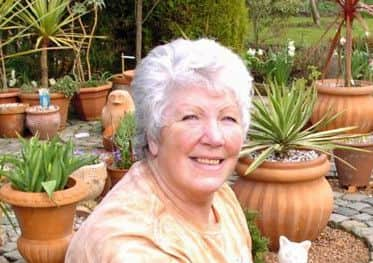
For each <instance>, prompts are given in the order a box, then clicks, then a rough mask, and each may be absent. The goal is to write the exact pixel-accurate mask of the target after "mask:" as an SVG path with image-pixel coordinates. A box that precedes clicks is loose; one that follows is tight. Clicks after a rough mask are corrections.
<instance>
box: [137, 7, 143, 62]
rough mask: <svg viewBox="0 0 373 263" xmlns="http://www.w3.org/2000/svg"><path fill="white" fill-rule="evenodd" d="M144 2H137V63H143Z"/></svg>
mask: <svg viewBox="0 0 373 263" xmlns="http://www.w3.org/2000/svg"><path fill="white" fill-rule="evenodd" d="M142 1H143V0H137V1H136V63H137V64H138V63H139V62H140V61H141V49H142Z"/></svg>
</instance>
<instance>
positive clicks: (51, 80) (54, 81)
mask: <svg viewBox="0 0 373 263" xmlns="http://www.w3.org/2000/svg"><path fill="white" fill-rule="evenodd" d="M55 84H56V80H55V79H54V78H51V79H49V85H51V86H53V85H55Z"/></svg>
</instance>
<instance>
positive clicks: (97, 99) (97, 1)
mask: <svg viewBox="0 0 373 263" xmlns="http://www.w3.org/2000/svg"><path fill="white" fill-rule="evenodd" d="M104 7H105V2H104V1H103V0H93V1H84V2H83V3H82V4H80V5H79V10H80V12H81V13H93V18H92V19H90V20H89V21H92V24H87V23H84V22H83V20H82V17H81V16H80V17H78V21H79V22H78V25H79V26H80V27H81V31H82V32H83V34H84V36H85V38H82V40H81V41H77V42H76V46H75V48H74V52H75V65H74V75H75V76H76V78H77V81H78V82H79V83H80V89H79V91H78V93H77V94H76V95H75V96H74V99H73V102H74V106H75V108H76V110H77V112H78V114H79V117H80V118H81V119H82V120H98V119H100V118H101V111H102V109H103V107H104V106H105V104H106V99H107V95H108V93H109V90H110V89H111V85H112V83H111V82H110V81H108V79H109V75H110V74H108V73H103V74H102V75H101V77H98V76H97V75H96V76H95V75H94V74H92V69H91V64H90V51H91V47H92V41H93V39H94V38H102V37H100V36H95V31H96V28H97V22H98V14H99V10H100V9H102V8H104ZM86 21H87V20H86ZM88 29H90V32H88V31H87V30H88ZM82 50H84V52H82ZM83 55H84V56H83ZM83 60H84V62H83Z"/></svg>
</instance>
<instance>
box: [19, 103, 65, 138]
mask: <svg viewBox="0 0 373 263" xmlns="http://www.w3.org/2000/svg"><path fill="white" fill-rule="evenodd" d="M58 111H59V107H58V106H55V105H51V106H50V107H49V108H48V109H42V108H41V107H40V106H31V107H28V108H27V109H26V126H27V128H28V129H29V130H30V131H31V133H32V134H33V135H36V134H38V135H39V138H40V139H42V140H46V139H50V138H53V137H54V136H55V135H56V134H57V131H58V128H59V127H60V122H61V116H60V114H59V112H58Z"/></svg>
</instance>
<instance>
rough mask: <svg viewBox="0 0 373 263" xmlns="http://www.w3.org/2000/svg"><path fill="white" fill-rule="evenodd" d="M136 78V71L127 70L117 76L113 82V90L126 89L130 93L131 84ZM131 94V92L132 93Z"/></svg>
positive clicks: (113, 78)
mask: <svg viewBox="0 0 373 263" xmlns="http://www.w3.org/2000/svg"><path fill="white" fill-rule="evenodd" d="M134 76H135V70H133V69H131V70H126V71H124V72H123V73H119V74H115V75H114V76H113V77H112V79H111V81H112V82H113V89H114V90H116V89H124V90H127V91H128V92H130V90H131V87H130V86H131V83H132V80H133V78H134ZM130 93H131V92H130Z"/></svg>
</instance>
